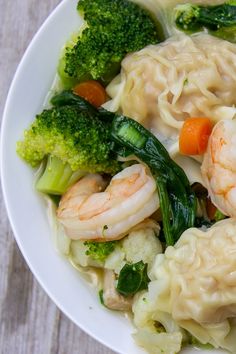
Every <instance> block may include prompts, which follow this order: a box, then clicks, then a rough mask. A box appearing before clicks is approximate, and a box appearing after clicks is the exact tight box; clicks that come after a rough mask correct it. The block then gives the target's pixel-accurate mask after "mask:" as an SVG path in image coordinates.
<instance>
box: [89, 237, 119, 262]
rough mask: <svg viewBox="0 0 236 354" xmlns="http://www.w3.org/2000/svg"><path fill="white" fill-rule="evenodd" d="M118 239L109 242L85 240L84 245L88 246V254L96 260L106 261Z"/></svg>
mask: <svg viewBox="0 0 236 354" xmlns="http://www.w3.org/2000/svg"><path fill="white" fill-rule="evenodd" d="M116 244H117V241H109V242H93V241H85V242H84V245H85V246H86V247H87V251H86V255H87V256H90V257H91V258H92V259H94V260H96V261H101V262H103V261H105V259H106V258H107V257H108V256H109V254H111V253H112V252H113V251H114V249H115V247H116Z"/></svg>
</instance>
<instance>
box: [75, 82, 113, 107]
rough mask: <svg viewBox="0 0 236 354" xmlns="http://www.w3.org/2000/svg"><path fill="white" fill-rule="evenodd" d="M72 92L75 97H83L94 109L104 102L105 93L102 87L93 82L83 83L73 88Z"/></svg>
mask: <svg viewBox="0 0 236 354" xmlns="http://www.w3.org/2000/svg"><path fill="white" fill-rule="evenodd" d="M73 92H74V93H75V94H76V95H78V96H80V97H83V98H84V99H85V100H87V101H88V102H89V103H91V104H92V105H94V106H95V107H100V106H101V105H102V104H104V103H105V102H106V97H107V95H106V91H105V89H104V87H103V86H102V85H101V84H100V83H99V82H98V81H95V80H89V81H85V82H82V83H81V84H78V85H76V86H75V87H74V88H73Z"/></svg>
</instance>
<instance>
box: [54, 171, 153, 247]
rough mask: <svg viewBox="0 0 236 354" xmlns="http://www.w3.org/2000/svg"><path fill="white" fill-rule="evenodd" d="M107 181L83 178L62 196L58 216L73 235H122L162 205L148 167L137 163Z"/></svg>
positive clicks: (97, 237)
mask: <svg viewBox="0 0 236 354" xmlns="http://www.w3.org/2000/svg"><path fill="white" fill-rule="evenodd" d="M104 189H105V181H104V180H103V178H102V177H101V176H99V175H96V174H90V175H88V176H86V177H84V178H82V179H81V180H80V181H79V182H77V183H76V184H75V185H74V186H73V187H72V188H70V189H69V191H68V192H67V193H65V195H64V196H63V197H62V199H61V202H60V204H59V208H58V210H57V217H58V219H59V221H60V222H61V223H62V224H63V225H64V228H65V232H66V234H67V235H68V236H69V237H70V238H72V239H83V240H100V241H109V240H115V239H120V238H122V237H123V236H125V235H126V234H127V232H128V231H129V230H130V229H131V228H132V227H133V226H135V225H137V224H138V223H140V222H141V221H143V220H144V219H146V218H147V217H149V216H150V215H151V214H153V213H154V212H155V211H156V210H157V209H158V207H159V199H158V194H157V189H156V183H155V180H154V179H153V177H152V176H151V175H150V173H149V171H148V169H147V168H146V167H145V166H143V165H141V164H135V165H132V166H130V167H127V168H125V169H124V170H123V171H121V172H120V173H118V174H117V175H116V176H114V177H113V178H112V180H111V181H110V184H109V185H108V186H107V188H106V189H105V190H104Z"/></svg>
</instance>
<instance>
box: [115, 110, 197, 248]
mask: <svg viewBox="0 0 236 354" xmlns="http://www.w3.org/2000/svg"><path fill="white" fill-rule="evenodd" d="M111 135H112V138H113V139H114V141H115V142H116V143H118V144H120V145H121V146H123V147H125V148H127V149H128V150H129V151H131V152H132V153H133V154H135V155H136V156H137V157H138V158H139V159H140V160H141V161H143V162H145V163H146V164H147V165H148V166H149V168H150V169H151V172H152V174H153V176H154V177H155V178H156V181H157V187H158V192H159V199H160V206H161V211H162V220H163V228H164V234H165V238H166V243H167V244H168V245H173V244H174V243H175V242H176V241H177V240H178V238H179V237H180V236H181V234H182V233H183V231H185V230H186V229H188V228H190V227H192V226H193V225H194V219H195V209H196V198H195V194H194V193H193V191H192V190H191V187H190V184H189V181H188V179H187V177H186V175H185V173H184V171H183V170H182V169H181V168H180V167H179V166H178V165H177V164H176V163H175V162H174V161H173V160H172V159H171V158H170V156H169V154H168V152H167V151H166V149H165V148H164V146H163V145H162V144H161V143H160V142H159V140H158V139H157V138H156V137H155V136H154V135H153V134H151V133H150V132H149V131H148V130H146V129H145V128H144V127H143V126H142V125H140V124H139V123H137V122H136V121H134V120H132V119H130V118H126V117H124V116H115V118H114V120H113V125H112V130H111Z"/></svg>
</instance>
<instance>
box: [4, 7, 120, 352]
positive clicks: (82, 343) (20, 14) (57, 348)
mask: <svg viewBox="0 0 236 354" xmlns="http://www.w3.org/2000/svg"><path fill="white" fill-rule="evenodd" d="M59 2H60V0H41V1H38V0H15V1H12V0H10V1H6V0H0V117H1V116H2V111H3V106H4V102H5V99H6V95H7V92H8V89H9V86H10V82H11V80H12V77H13V74H14V72H15V70H16V67H17V64H18V63H19V61H20V59H21V57H22V55H23V52H24V51H25V49H26V47H27V46H28V44H29V41H30V40H31V38H32V36H33V35H34V33H35V32H36V30H37V29H38V28H39V27H40V25H41V24H42V22H43V21H44V19H45V18H46V17H47V16H48V14H49V13H50V12H51V11H52V9H53V8H54V7H55V6H56V5H57V4H58V3H59ZM0 208H1V209H0V213H1V214H0V354H49V353H50V354H75V353H76V354H112V353H113V354H114V352H112V351H111V350H109V349H107V348H105V347H104V346H103V345H101V344H99V343H98V342H96V341H95V340H93V339H92V338H91V337H89V336H88V335H86V334H85V333H84V332H82V331H81V330H80V329H79V328H78V327H76V326H75V325H74V324H73V323H72V322H71V321H70V320H69V319H68V318H66V317H65V316H64V315H63V313H61V312H60V311H59V310H58V308H57V307H56V306H55V305H54V303H53V302H52V301H51V300H50V299H49V297H48V296H47V295H46V294H45V292H44V291H43V290H42V289H41V287H40V286H39V284H38V283H37V281H36V280H35V279H34V277H33V275H32V274H31V272H30V271H29V269H28V266H27V264H26V263H25V261H24V259H23V258H22V256H21V253H20V251H19V249H18V247H17V245H16V243H15V241H14V237H13V234H12V231H11V227H10V225H9V222H8V219H7V216H6V212H5V207H4V203H3V200H2V195H1V196H0Z"/></svg>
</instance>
